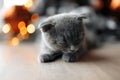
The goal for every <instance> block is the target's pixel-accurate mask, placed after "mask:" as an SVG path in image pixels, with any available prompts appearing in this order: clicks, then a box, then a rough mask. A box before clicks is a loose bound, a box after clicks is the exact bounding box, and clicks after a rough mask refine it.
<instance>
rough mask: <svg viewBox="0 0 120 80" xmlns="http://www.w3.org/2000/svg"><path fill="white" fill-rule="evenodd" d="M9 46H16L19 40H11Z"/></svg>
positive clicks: (15, 38)
mask: <svg viewBox="0 0 120 80" xmlns="http://www.w3.org/2000/svg"><path fill="white" fill-rule="evenodd" d="M10 44H11V45H12V46H17V45H18V44H19V39H18V38H17V37H14V38H12V39H11V41H10Z"/></svg>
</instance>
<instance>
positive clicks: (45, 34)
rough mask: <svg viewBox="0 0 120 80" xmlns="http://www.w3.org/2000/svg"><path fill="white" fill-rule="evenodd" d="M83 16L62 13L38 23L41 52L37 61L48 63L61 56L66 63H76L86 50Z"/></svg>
mask: <svg viewBox="0 0 120 80" xmlns="http://www.w3.org/2000/svg"><path fill="white" fill-rule="evenodd" d="M84 28H85V26H84V24H83V16H81V15H78V14H74V13H62V14H58V15H55V16H51V17H49V18H47V19H46V20H44V21H43V22H41V23H40V25H39V29H40V31H41V35H40V36H41V39H42V40H41V43H40V46H41V50H40V51H41V52H40V57H39V60H40V61H41V62H50V61H54V60H56V59H57V58H58V57H60V56H62V59H63V60H64V61H66V62H74V61H78V60H79V58H80V57H81V56H82V55H83V54H84V52H85V50H86V45H85V42H86V41H85V29H84Z"/></svg>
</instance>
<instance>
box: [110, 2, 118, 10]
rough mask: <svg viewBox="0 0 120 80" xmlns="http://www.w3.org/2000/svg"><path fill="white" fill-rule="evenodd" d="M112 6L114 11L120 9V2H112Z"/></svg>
mask: <svg viewBox="0 0 120 80" xmlns="http://www.w3.org/2000/svg"><path fill="white" fill-rule="evenodd" d="M110 6H111V8H112V9H116V8H118V7H120V0H112V1H111V5H110Z"/></svg>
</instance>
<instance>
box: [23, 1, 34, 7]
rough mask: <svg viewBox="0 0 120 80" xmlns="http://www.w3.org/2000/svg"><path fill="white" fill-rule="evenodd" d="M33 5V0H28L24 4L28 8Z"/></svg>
mask: <svg viewBox="0 0 120 80" xmlns="http://www.w3.org/2000/svg"><path fill="white" fill-rule="evenodd" d="M32 5H33V0H28V1H27V2H26V3H25V4H24V6H25V7H26V8H30V7H31V6H32Z"/></svg>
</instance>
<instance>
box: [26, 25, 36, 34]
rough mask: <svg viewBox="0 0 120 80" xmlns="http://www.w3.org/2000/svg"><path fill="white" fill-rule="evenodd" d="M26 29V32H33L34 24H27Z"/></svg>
mask: <svg viewBox="0 0 120 80" xmlns="http://www.w3.org/2000/svg"><path fill="white" fill-rule="evenodd" d="M27 31H28V33H30V34H32V33H34V32H35V26H34V25H33V24H29V25H28V26H27Z"/></svg>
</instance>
